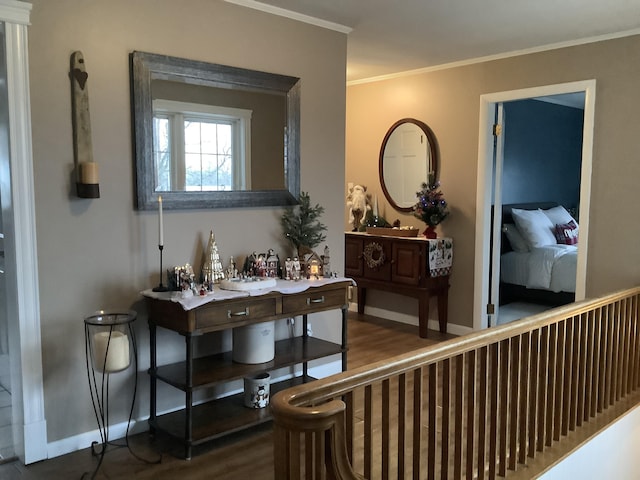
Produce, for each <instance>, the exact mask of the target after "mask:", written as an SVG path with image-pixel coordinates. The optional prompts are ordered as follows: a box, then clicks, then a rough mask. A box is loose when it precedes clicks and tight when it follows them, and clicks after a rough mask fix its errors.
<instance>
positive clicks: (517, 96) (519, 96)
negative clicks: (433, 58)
mask: <svg viewBox="0 0 640 480" xmlns="http://www.w3.org/2000/svg"><path fill="white" fill-rule="evenodd" d="M574 92H584V93H585V100H584V102H585V104H584V125H583V130H582V132H583V135H582V172H581V178H580V215H579V218H578V223H579V225H580V247H579V248H578V260H577V271H576V297H575V298H576V301H578V300H582V299H584V298H585V295H586V272H587V250H588V240H589V209H590V203H591V171H592V160H593V129H594V118H595V97H596V81H595V79H591V80H582V81H577V82H569V83H561V84H555V85H544V86H538V87H532V88H524V89H519V90H510V91H505V92H496V93H489V94H485V95H481V96H480V125H479V135H478V178H477V188H476V241H475V265H474V301H473V329H474V330H481V329H484V328H487V327H488V316H487V314H486V305H487V303H488V297H489V294H488V292H489V268H490V264H491V258H490V236H491V227H492V225H491V197H492V185H493V180H494V172H493V124H494V114H495V106H496V105H497V104H499V103H503V102H509V101H514V100H525V99H528V98H534V97H544V96H548V95H559V94H564V93H574Z"/></svg>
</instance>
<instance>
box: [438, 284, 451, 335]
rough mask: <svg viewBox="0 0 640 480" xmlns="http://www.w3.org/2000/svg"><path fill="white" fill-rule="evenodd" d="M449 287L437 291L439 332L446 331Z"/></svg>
mask: <svg viewBox="0 0 640 480" xmlns="http://www.w3.org/2000/svg"><path fill="white" fill-rule="evenodd" d="M448 309H449V288H448V287H447V288H445V289H443V290H442V291H441V292H439V293H438V322H439V323H440V333H447V317H448V315H449V311H448Z"/></svg>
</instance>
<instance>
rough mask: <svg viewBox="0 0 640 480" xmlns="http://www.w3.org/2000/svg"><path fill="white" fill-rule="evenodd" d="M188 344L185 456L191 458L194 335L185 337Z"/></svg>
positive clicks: (187, 458)
mask: <svg viewBox="0 0 640 480" xmlns="http://www.w3.org/2000/svg"><path fill="white" fill-rule="evenodd" d="M185 340H186V344H187V355H186V357H187V372H186V373H187V379H186V380H187V388H186V392H185V420H184V440H185V450H184V457H185V459H186V460H191V442H192V441H193V336H192V335H187V336H186V337H185Z"/></svg>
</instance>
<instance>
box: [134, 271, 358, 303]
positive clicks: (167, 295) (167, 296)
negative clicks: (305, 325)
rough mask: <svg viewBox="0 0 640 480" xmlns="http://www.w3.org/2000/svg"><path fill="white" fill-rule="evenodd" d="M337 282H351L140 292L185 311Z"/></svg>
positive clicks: (324, 280)
mask: <svg viewBox="0 0 640 480" xmlns="http://www.w3.org/2000/svg"><path fill="white" fill-rule="evenodd" d="M339 282H352V283H353V280H351V279H350V278H344V277H335V278H334V277H332V278H319V279H314V280H298V281H293V280H280V279H276V286H275V287H271V288H267V289H260V290H223V289H221V288H220V287H219V286H218V285H214V287H213V291H212V292H207V294H206V295H195V294H194V295H190V294H187V295H186V296H185V295H184V294H183V292H154V291H153V290H151V289H149V290H144V291H143V292H140V293H141V294H142V295H143V296H145V297H149V298H157V299H160V300H169V301H171V302H177V303H179V304H180V305H182V308H184V309H185V310H192V309H194V308H197V307H199V306H201V305H205V304H207V303H209V302H216V301H219V300H229V299H233V298H242V297H257V296H259V295H265V294H267V293H270V292H279V293H300V292H304V291H305V290H307V289H309V288H313V287H319V286H321V285H329V284H331V283H339Z"/></svg>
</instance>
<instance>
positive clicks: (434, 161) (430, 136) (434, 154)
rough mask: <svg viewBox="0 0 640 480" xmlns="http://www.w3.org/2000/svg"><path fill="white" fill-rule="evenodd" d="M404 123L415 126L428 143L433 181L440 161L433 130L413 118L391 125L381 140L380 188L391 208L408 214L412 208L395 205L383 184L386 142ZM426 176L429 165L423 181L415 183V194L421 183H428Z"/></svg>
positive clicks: (435, 178) (436, 177)
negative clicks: (422, 133)
mask: <svg viewBox="0 0 640 480" xmlns="http://www.w3.org/2000/svg"><path fill="white" fill-rule="evenodd" d="M405 123H413V124H414V125H417V126H418V127H419V128H420V129H421V130H422V131H423V132H424V134H425V135H426V137H427V140H428V142H429V152H430V155H431V171H433V178H434V181H438V177H439V175H438V167H439V165H438V164H439V161H440V160H439V158H438V148H437V144H436V136H435V135H434V133H433V130H431V129H430V128H429V126H428V125H427V124H426V123H424V122H421V121H420V120H416V119H415V118H403V119H401V120H398V121H397V122H395V123H394V124H393V125H391V127H390V128H389V130H388V131H387V133H386V134H385V136H384V139H383V140H382V146H381V147H380V156H379V158H378V176H379V177H380V186H381V187H382V192H383V193H384V196H385V198H386V199H387V201H388V202H389V204H390V205H391V206H392V207H393V208H395V209H396V210H398V211H400V212H410V211H412V210H413V206H410V207H401V206H400V205H398V204H397V203H396V200H395V199H394V198H393V197H392V196H391V194H390V193H389V190H388V189H387V185H386V184H385V181H384V152H385V149H386V147H387V142H388V141H389V137H391V134H393V132H394V131H395V129H396V128H398V127H399V126H400V125H403V124H405ZM428 174H429V165H427V176H425V178H424V179H422V180H418V181H417V182H416V192H417V191H418V190H419V189H420V184H421V183H422V182H428ZM416 201H417V197H416Z"/></svg>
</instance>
